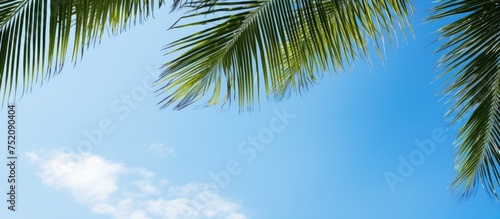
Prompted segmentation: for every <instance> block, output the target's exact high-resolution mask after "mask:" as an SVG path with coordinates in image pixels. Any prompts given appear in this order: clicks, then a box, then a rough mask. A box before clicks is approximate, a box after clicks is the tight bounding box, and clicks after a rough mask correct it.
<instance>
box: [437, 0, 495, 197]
mask: <svg viewBox="0 0 500 219" xmlns="http://www.w3.org/2000/svg"><path fill="white" fill-rule="evenodd" d="M434 12H435V13H434V15H433V16H432V17H431V19H433V20H436V19H443V18H448V17H455V16H457V17H456V18H455V20H454V21H453V22H451V23H450V24H448V25H445V26H444V27H443V28H441V29H439V33H440V34H441V35H442V37H441V38H442V39H448V41H447V42H445V43H444V44H443V45H442V46H441V47H440V49H439V51H445V54H444V56H443V57H442V59H441V63H442V65H443V67H444V74H443V76H446V77H448V75H449V76H450V77H448V78H449V79H448V81H447V82H446V84H447V89H446V90H445V94H446V95H448V96H450V97H451V99H452V100H455V103H454V105H453V106H452V108H451V110H450V114H454V115H455V120H454V122H456V121H457V120H460V119H463V118H466V122H465V123H464V125H463V127H462V128H461V129H460V130H459V133H458V141H457V142H458V146H459V147H458V151H457V160H456V162H457V163H456V168H457V169H458V174H457V177H456V179H455V180H454V181H453V183H452V185H451V188H452V189H453V190H454V191H456V192H458V193H459V194H460V196H461V197H462V198H468V197H470V196H471V195H473V194H474V193H475V191H476V188H477V187H478V186H479V185H481V187H482V189H483V190H484V191H485V192H486V193H487V194H488V195H490V196H491V197H495V198H496V199H498V194H497V192H496V190H497V188H498V187H499V186H500V184H499V182H500V173H499V162H500V151H499V150H500V0H484V1H470V0H459V1H456V0H453V1H452V0H447V1H441V3H440V4H439V5H438V6H436V7H435V8H434Z"/></svg>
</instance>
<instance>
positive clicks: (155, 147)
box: [144, 144, 175, 157]
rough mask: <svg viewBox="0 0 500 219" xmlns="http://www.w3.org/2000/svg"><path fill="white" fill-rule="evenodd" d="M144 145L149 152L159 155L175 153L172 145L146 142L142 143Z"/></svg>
mask: <svg viewBox="0 0 500 219" xmlns="http://www.w3.org/2000/svg"><path fill="white" fill-rule="evenodd" d="M144 147H146V148H147V150H148V151H149V152H150V153H152V154H154V155H156V156H160V157H165V156H173V155H174V153H175V150H174V148H173V147H169V146H166V145H165V144H147V145H144Z"/></svg>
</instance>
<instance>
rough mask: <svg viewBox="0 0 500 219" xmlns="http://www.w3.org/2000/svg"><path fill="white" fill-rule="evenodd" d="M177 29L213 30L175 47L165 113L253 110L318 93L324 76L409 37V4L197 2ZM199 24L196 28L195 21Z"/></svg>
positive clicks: (373, 0)
mask: <svg viewBox="0 0 500 219" xmlns="http://www.w3.org/2000/svg"><path fill="white" fill-rule="evenodd" d="M184 7H186V8H190V7H191V8H192V11H190V12H188V14H187V15H186V16H184V17H182V18H181V19H180V20H179V22H178V23H177V24H176V25H175V26H174V27H173V28H186V27H191V26H205V27H204V29H203V30H201V31H199V32H196V33H193V34H191V35H188V36H186V37H184V38H182V39H179V40H177V41H174V42H172V43H171V44H169V45H168V46H167V49H168V52H169V53H174V52H183V53H182V55H180V56H178V57H177V58H175V59H174V60H173V61H170V62H168V63H166V64H165V65H164V67H165V69H166V70H165V71H164V73H163V74H162V76H161V78H160V80H159V81H158V83H159V84H160V85H162V88H161V89H159V91H160V92H162V93H165V92H166V93H168V95H167V96H166V97H165V98H164V99H163V101H161V102H160V104H161V106H162V107H168V106H170V105H175V107H174V109H182V108H184V107H186V106H188V105H190V104H192V103H194V102H196V101H198V100H200V99H203V97H204V96H205V95H207V96H208V97H209V98H207V102H206V105H215V104H217V103H218V102H219V101H221V102H223V103H231V102H232V101H233V100H237V101H238V105H239V108H240V109H245V108H247V109H250V110H251V109H252V106H253V105H254V104H255V103H256V102H257V103H259V102H260V101H259V100H260V96H261V94H262V93H263V92H262V91H261V90H265V94H266V95H267V96H268V97H270V98H271V99H277V100H279V99H282V98H284V97H287V96H288V95H289V94H290V92H292V91H295V92H297V93H300V92H301V91H302V90H306V89H307V88H308V87H309V86H311V85H313V84H314V83H315V82H316V80H317V78H318V77H321V76H322V74H323V73H322V72H324V71H326V70H333V71H337V70H342V68H343V67H344V66H345V65H349V64H352V63H353V62H354V60H355V59H357V58H367V57H368V53H369V51H368V48H369V47H370V44H372V45H373V46H374V47H375V48H376V49H377V51H380V48H381V45H379V43H380V42H382V41H383V40H384V38H386V39H389V40H390V39H391V35H392V36H394V35H393V31H394V32H395V31H396V30H398V29H403V31H404V29H405V27H406V26H407V16H408V14H409V13H410V12H411V11H412V6H411V4H410V1H409V0H357V1H350V0H233V1H223V0H219V1H213V0H212V1H210V0H201V1H191V2H188V4H186V5H184ZM193 20H194V21H193Z"/></svg>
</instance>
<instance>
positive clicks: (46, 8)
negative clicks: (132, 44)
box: [0, 0, 180, 101]
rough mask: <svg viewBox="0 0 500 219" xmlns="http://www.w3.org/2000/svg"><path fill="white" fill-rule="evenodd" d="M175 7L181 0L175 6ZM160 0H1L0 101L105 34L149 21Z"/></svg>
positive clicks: (57, 68)
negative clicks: (0, 95)
mask: <svg viewBox="0 0 500 219" xmlns="http://www.w3.org/2000/svg"><path fill="white" fill-rule="evenodd" d="M176 1H180V0H176ZM162 4H163V0H106V1H103V0H0V59H1V60H0V92H2V93H3V98H2V100H3V101H6V100H7V101H8V100H9V99H14V100H15V99H16V97H15V94H16V92H17V91H22V92H23V93H24V92H26V91H29V90H31V87H32V86H33V85H34V84H37V83H42V82H43V81H45V80H47V79H49V78H50V77H51V76H52V75H54V74H57V73H58V72H59V71H60V69H61V68H62V66H63V64H64V60H65V58H66V57H67V55H68V54H70V55H71V57H72V60H73V62H74V61H77V59H78V58H79V57H81V55H83V52H84V50H85V49H86V48H88V47H89V46H90V45H93V44H96V43H98V42H99V41H100V40H101V38H102V36H103V34H104V33H105V32H106V31H109V32H110V33H112V34H117V33H119V32H121V31H123V30H125V29H126V28H127V27H129V26H130V25H132V24H135V23H136V22H142V21H143V20H145V19H146V18H148V17H149V16H150V15H151V14H152V13H153V11H154V9H155V8H156V7H160V6H161V5H162Z"/></svg>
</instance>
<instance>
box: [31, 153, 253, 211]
mask: <svg viewBox="0 0 500 219" xmlns="http://www.w3.org/2000/svg"><path fill="white" fill-rule="evenodd" d="M29 154H30V155H29V157H30V159H31V160H32V161H33V162H36V164H38V166H39V167H40V172H39V173H38V176H39V177H40V179H41V181H42V182H43V183H44V184H45V185H47V186H50V187H54V188H59V189H62V190H64V191H67V192H69V193H70V194H71V195H72V196H73V197H74V198H75V200H76V201H78V202H79V203H83V204H86V205H88V206H89V207H90V211H91V212H93V213H96V214H103V215H110V216H112V217H113V218H115V219H156V218H161V219H218V218H225V219H247V218H246V216H245V215H244V214H242V213H241V205H240V204H238V203H235V202H232V201H230V200H227V199H226V198H224V197H222V196H221V195H219V194H218V193H216V192H214V191H212V190H210V188H209V186H208V185H207V184H195V183H190V184H186V185H182V186H175V187H174V186H170V184H169V183H168V180H166V179H161V180H158V182H156V183H155V182H154V181H153V178H154V176H155V173H154V172H151V171H149V170H146V169H143V168H131V167H127V166H126V165H124V164H121V163H116V162H113V161H109V160H106V159H105V158H103V157H101V156H98V155H93V154H74V153H63V152H53V153H50V154H48V155H46V156H40V155H39V154H37V153H33V152H30V153H29ZM164 189H167V191H168V192H166V193H165V192H163V193H164V194H162V190H164Z"/></svg>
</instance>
